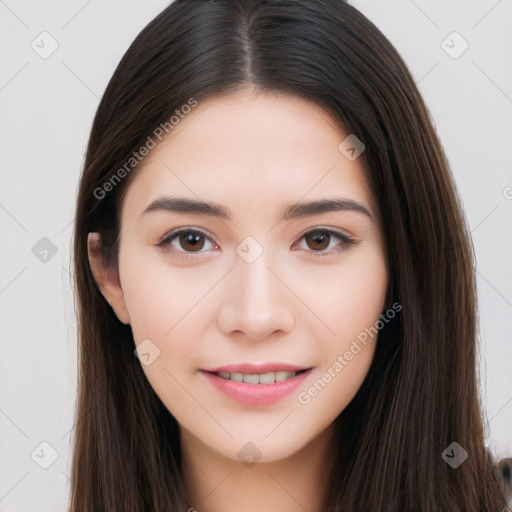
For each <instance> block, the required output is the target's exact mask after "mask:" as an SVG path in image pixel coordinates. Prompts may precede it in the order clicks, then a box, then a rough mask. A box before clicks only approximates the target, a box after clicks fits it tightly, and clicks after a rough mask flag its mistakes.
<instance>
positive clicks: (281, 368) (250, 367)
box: [205, 363, 307, 373]
mask: <svg viewBox="0 0 512 512" xmlns="http://www.w3.org/2000/svg"><path fill="white" fill-rule="evenodd" d="M306 369H307V368H305V367H303V368H301V367H300V366H294V365H292V364H287V363H262V364H254V363H239V364H228V365H225V366H218V367H216V368H210V369H209V370H205V371H209V372H212V373H219V372H226V373H235V372H239V373H268V372H298V371H300V370H306Z"/></svg>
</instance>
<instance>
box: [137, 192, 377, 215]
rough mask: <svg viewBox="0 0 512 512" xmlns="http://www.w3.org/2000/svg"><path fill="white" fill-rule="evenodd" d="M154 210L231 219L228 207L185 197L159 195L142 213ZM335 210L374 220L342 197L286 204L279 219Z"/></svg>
mask: <svg viewBox="0 0 512 512" xmlns="http://www.w3.org/2000/svg"><path fill="white" fill-rule="evenodd" d="M156 211H172V212H178V213H198V214H202V215H209V216H212V217H218V218H221V219H225V220H231V218H232V215H231V211H230V210H229V208H226V207H225V206H222V205H221V204H219V203H215V202H212V201H199V200H196V199H190V198H186V197H160V198H158V199H156V200H155V201H153V202H152V203H151V204H150V205H149V206H148V207H147V208H146V209H145V210H144V212H143V213H142V215H144V214H146V213H149V212H156ZM336 211H355V212H359V213H362V214H364V215H366V216H367V217H369V218H370V219H371V220H374V215H373V213H372V212H371V210H370V209H369V208H367V207H366V206H364V205H362V204H361V203H358V202H357V201H353V200H352V199H345V198H342V197H335V198H329V199H320V200H317V201H304V202H298V203H294V204H289V205H286V207H285V209H284V212H283V213H282V217H281V220H291V219H297V218H301V217H310V216H313V215H318V214H321V213H326V212H336Z"/></svg>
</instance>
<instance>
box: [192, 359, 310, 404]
mask: <svg viewBox="0 0 512 512" xmlns="http://www.w3.org/2000/svg"><path fill="white" fill-rule="evenodd" d="M311 371H312V368H310V369H309V370H306V371H304V372H301V373H299V374H297V375H295V377H292V378H291V379H288V380H285V381H283V382H274V384H246V383H245V382H235V381H234V380H231V379H225V378H224V377H220V376H219V375H217V374H215V373H211V372H207V371H204V370H201V373H202V374H203V375H204V376H205V377H206V378H207V379H208V380H209V381H210V382H211V383H212V384H213V385H214V386H215V387H216V388H217V389H218V390H220V391H222V392H223V393H224V394H225V395H227V396H229V397H230V398H233V399H235V400H237V401H238V402H242V403H244V404H250V405H268V404H273V403H275V402H278V401H279V400H281V399H282V398H284V397H285V396H286V395H289V394H290V393H292V392H293V391H295V390H296V389H297V388H298V387H299V386H300V385H301V384H302V383H303V382H304V381H305V380H306V379H307V377H308V376H309V374H310V373H311Z"/></svg>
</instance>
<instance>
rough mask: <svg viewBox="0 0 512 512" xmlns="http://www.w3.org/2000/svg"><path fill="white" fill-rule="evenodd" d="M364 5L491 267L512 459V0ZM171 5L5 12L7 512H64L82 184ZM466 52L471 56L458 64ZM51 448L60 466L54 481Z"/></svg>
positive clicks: (489, 406) (499, 400)
mask: <svg viewBox="0 0 512 512" xmlns="http://www.w3.org/2000/svg"><path fill="white" fill-rule="evenodd" d="M350 3H352V4H353V5H354V6H356V7H357V8H359V9H360V10H361V11H362V12H363V13H364V14H366V15H367V16H368V17H369V18H370V19H371V20H372V21H374V23H375V24H376V25H377V26H378V27H379V28H380V29H381V30H382V31H383V32H384V34H385V35H386V36H387V37H388V38H389V39H390V40H391V41H392V42H393V43H394V45H395V46H396V47H397V49H398V50H399V52H400V53H401V55H402V56H403V58H404V59H405V61H406V63H407V64H408V66H409V68H410V70H411V72H412V74H413V76H414V77H415V79H416V81H417V83H418V85H419V88H420V90H421V92H422V94H423V96H424V98H425V100H426V103H427V106H428V107H429V110H430V112H431V114H432V118H433V121H434V123H435V126H436V129H437V131H438V133H439V135H440V137H441V140H442V141H443V144H444V146H445V149H446V152H447V154H448V158H449V161H450V164H451V166H452V170H453V172H454V175H455V178H456V181H457V184H458V187H459V190H460V193H461V196H462V198H463V201H464V205H465V209H466V215H467V218H468V221H469V225H470V226H471V230H472V233H473V240H474V245H475V250H476V255H477V261H478V268H477V272H478V293H479V303H480V315H481V319H480V320H481V336H482V347H481V353H482V364H481V382H482V398H483V404H484V407H485V409H486V414H487V418H488V420H489V424H488V440H487V443H488V445H489V446H490V447H491V448H492V449H493V450H496V451H497V453H498V455H499V456H504V455H505V454H508V455H509V456H510V455H512V429H511V425H512V372H511V364H510V363H511V361H512V344H511V334H510V325H511V319H512V270H511V265H510V262H511V257H510V255H511V253H512V229H511V227H512V226H511V225H512V164H511V162H512V143H511V141H512V68H511V62H512V59H511V57H512V30H511V27H512V0H499V1H496V0H479V1H476V0H472V1H468V0H456V1H455V0H450V1H449V2H448V1H446V0H435V1H426V0H414V1H413V0H393V1H392V2H382V1H381V0H371V1H369V0H353V1H352V2H350ZM167 4H168V1H164V0H150V1H144V2H143V1H135V0H108V1H106V0H103V1H100V0H89V1H87V0H66V1H64V0H55V1H52V2H49V1H36V0H32V1H28V0H0V44H1V46H0V52H1V53H0V64H1V67H0V165H1V174H0V238H1V244H2V245H1V247H2V251H1V253H0V258H1V260H0V315H1V316H0V325H1V337H0V340H1V347H2V352H1V359H0V439H1V446H0V449H1V456H0V512H17V511H23V512H27V511H36V510H37V511H39V512H43V511H50V510H66V506H67V500H68V498H67V496H68V475H69V474H70V459H69V455H70V440H71V436H72V428H73V408H74V400H75V389H76V334H75V321H74V312H73V302H72V292H71V286H70V282H71V281H70V270H71V267H70V237H71V235H72V220H73V214H74V213H73V212H74V206H75V192H76V187H77V180H78V176H79V171H80V169H81V166H82V163H83V156H84V152H85V146H86V142H87V138H88V135H89V130H90V127H91V123H92V119H93V115H94V113H95V110H96V108H97V105H98V102H99V98H100V97H101V94H102V93H103V91H104V89H105V87H106V85H107V82H108V80H109V78H110V76H111V75H112V73H113V71H114V69H115V67H116V66H117V64H118V62H119V60H120V58H121V57H122V55H123V53H124V52H125V50H126V49H127V48H128V46H129V44H130V43H131V42H132V40H133V39H134V38H135V36H136V35H137V34H138V32H139V31H140V30H141V29H142V28H143V27H144V26H145V25H146V24H147V23H148V22H149V21H150V20H151V19H152V18H153V17H154V16H155V15H156V14H157V13H158V12H160V11H161V10H162V9H163V8H164V7H165V6H166V5H167ZM43 31H47V32H48V33H49V34H51V37H52V38H53V39H54V40H56V41H57V43H58V48H57V50H56V51H55V52H54V53H53V54H52V55H51V56H49V57H48V58H46V59H43V58H42V57H41V56H40V55H39V54H38V53H36V51H34V50H33V49H32V47H31V44H32V42H33V41H35V43H34V46H35V45H39V47H36V48H38V51H39V52H42V51H43V46H44V49H46V50H48V49H49V48H50V44H51V41H50V39H48V36H40V34H41V33H42V32H43ZM454 31H456V32H458V33H459V34H460V36H461V37H459V36H457V35H451V34H452V32H454ZM448 36H449V37H448ZM44 37H46V39H44V40H43V42H41V38H44ZM447 38H448V39H447ZM461 38H463V39H461ZM464 40H465V41H467V43H468V44H469V47H468V49H467V50H466V51H465V52H464V53H462V54H461V55H460V56H459V55H458V54H459V53H460V51H461V50H462V49H463V48H464ZM443 41H445V43H443ZM447 52H448V53H447ZM449 53H451V54H452V56H450V55H449ZM453 56H457V58H453ZM43 237H47V238H48V239H49V240H51V242H52V243H53V244H54V245H55V248H56V250H57V252H56V254H55V255H54V256H52V253H51V252H50V253H48V255H47V256H46V258H47V261H46V262H45V261H41V260H40V258H43V259H44V253H41V254H39V257H36V255H35V254H34V253H33V250H32V248H33V247H34V246H36V244H37V243H38V242H39V241H40V239H41V238H43ZM40 243H48V242H40ZM37 247H39V246H36V248H37ZM39 250H41V249H39ZM35 252H36V253H37V252H38V251H35ZM42 442H46V443H49V444H50V445H51V447H53V448H50V447H49V446H47V445H42V446H41V443H42ZM52 450H55V451H56V454H55V456H57V458H56V460H55V461H54V462H53V464H52V465H51V466H49V467H48V469H43V468H42V467H41V465H43V466H44V465H45V464H49V463H50V462H52V454H53V451H52Z"/></svg>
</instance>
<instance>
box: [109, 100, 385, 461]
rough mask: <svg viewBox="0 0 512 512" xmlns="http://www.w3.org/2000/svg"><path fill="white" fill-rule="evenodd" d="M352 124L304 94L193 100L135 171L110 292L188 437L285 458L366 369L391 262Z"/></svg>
mask: <svg viewBox="0 0 512 512" xmlns="http://www.w3.org/2000/svg"><path fill="white" fill-rule="evenodd" d="M348 135H349V134H348V133H345V132H344V131H343V130H342V129H341V128H340V127H339V126H338V125H337V124H336V123H335V122H334V121H333V119H332V118H331V117H329V115H328V114H327V113H326V112H325V111H323V110H322V109H320V108H319V107H318V106H316V105H314V104H311V103H308V102H305V101H304V100H302V99H298V98H295V97H292V96H286V95H270V94H266V93H265V94H259V95H255V94H254V93H250V92H247V91H242V92H239V93H236V94H231V95H227V96H222V97H217V98H214V99H211V100H209V101H206V102H204V103H202V104H200V105H198V106H197V107H196V108H195V109H193V110H192V111H191V113H189V114H188V115H187V116H185V117H184V119H182V120H181V121H180V123H179V124H178V125H177V126H176V127H175V128H174V129H173V130H172V131H171V132H170V133H169V135H168V136H167V137H166V138H164V140H163V141H162V142H161V143H160V144H159V145H157V146H156V147H155V148H154V149H152V150H151V151H150V154H149V155H148V157H147V158H146V160H145V161H144V163H143V166H142V167H141V168H139V169H138V170H137V171H134V172H137V175H136V176H135V177H134V180H133V182H132V183H131V184H130V187H129V189H128V191H127V195H126V197H125V200H124V202H123V206H122V212H121V225H122V227H121V238H120V249H119V280H120V289H119V290H118V293H117V294H116V293H115V291H114V290H113V289H111V290H110V293H109V292H108V291H107V294H106V296H107V298H108V299H109V301H110V303H111V305H112V306H113V308H114V310H115V311H116V313H117V314H118V316H119V318H120V319H121V320H122V321H123V322H126V323H128V322H129V323H130V325H131V327H132V331H133V336H134V340H135V344H136V345H137V346H139V347H138V351H139V356H140V361H141V364H142V369H143V371H144V372H145V374H146V376H147V378H148V380H149V382H150V384H151V386H152V387H153V389H154V390H155V392H156V393H157V394H158V396H159V397H160V399H161V400H162V402H163V403H164V404H165V406H166V407H167V408H168V409H169V411H170V412H171V413H172V414H173V415H174V417H175V418H176V419H177V421H178V422H179V423H180V425H181V429H182V435H183V436H184V439H194V440H195V441H196V442H199V443H202V444H203V445H206V446H207V447H210V448H211V449H213V450H215V451H216V452H218V453H220V454H223V455H224V456H227V457H229V458H232V459H239V460H242V459H243V458H244V457H246V456H249V457H251V456H252V457H253V459H254V460H255V461H256V459H259V460H260V461H261V462H265V461H273V460H279V459H282V458H285V457H288V456H291V455H292V454H294V453H296V452H298V451H299V450H301V449H303V448H304V447H306V445H308V444H309V443H311V442H312V441H313V440H314V439H315V438H317V437H318V436H319V435H320V434H321V433H322V432H324V431H325V430H326V429H327V427H329V426H330V425H331V424H332V422H333V420H334V419H335V418H336V417H337V416H338V415H339V414H340V412H341V411H343V409H344V408H345V407H346V406H347V405H348V404H349V402H350V401H351V400H352V398H353V397H354V395H355V393H356V391H357V390H358V388H359V387H360V385H361V383H362V382H363V380H364V378H365V376H366V374H367V372H368V369H369V366H370V363H371V360H372V357H373V354H374V349H375V340H376V337H375V336H374V337H373V338H372V336H369V335H368V332H370V331H368V330H367V331H365V329H369V328H371V327H373V326H374V325H375V324H376V322H377V321H378V320H379V316H380V315H381V313H383V312H384V308H385V298H386V288H387V284H388V275H387V270H386V262H385V254H384V245H383V239H382V234H381V231H380V229H379V226H378V224H377V221H376V212H375V210H374V209H373V208H372V197H371V191H370V189H369V185H368V183H367V180H366V178H365V174H364V171H363V166H362V162H361V159H360V158H356V157H357V152H354V151H350V150H349V147H350V140H351V139H349V141H346V142H345V143H344V145H342V146H341V149H340V148H339V146H340V144H341V143H342V142H343V141H344V140H345V139H346V138H347V136H348ZM356 149H360V148H359V147H358V148H356ZM347 150H348V151H347ZM178 199H183V201H181V202H176V201H177V200H178ZM185 200H186V201H189V202H190V203H188V206H189V207H187V203H185ZM327 200H330V201H341V202H340V203H338V205H339V206H337V207H336V206H333V205H334V203H331V207H326V208H322V207H321V206H322V205H321V203H318V204H317V205H316V206H315V204H316V203H317V202H321V201H327ZM196 202H197V203H208V204H212V205H214V207H209V206H208V207H207V206H200V207H196V206H193V204H192V203H194V204H195V203H196ZM309 203H311V204H312V205H311V206H310V207H307V206H305V205H307V204H309ZM313 203H315V204H313ZM295 204H296V205H297V206H294V207H292V206H291V205H295ZM325 204H327V203H325ZM186 210H188V211H186ZM178 230H180V231H181V230H182V231H181V235H180V234H178V233H177V231H178ZM108 286H110V287H113V286H115V285H113V284H109V285H108ZM121 290H122V293H121ZM372 332H375V331H372ZM365 333H366V336H365ZM363 339H365V340H366V342H363V341H362V340H363ZM354 340H355V341H354ZM244 365H245V367H244ZM251 365H252V366H251ZM292 370H296V371H297V372H299V373H297V374H296V376H293V375H294V374H293V373H288V372H290V371H292ZM303 370H306V371H303ZM213 372H219V373H220V372H222V375H220V374H217V373H213ZM276 372H279V373H276ZM240 380H242V382H239V381H240ZM276 380H277V381H280V382H275V381H276ZM245 381H247V382H245ZM256 382H258V383H257V384H256ZM260 382H261V383H260ZM271 382H274V383H273V384H270V383H271ZM248 443H251V444H248Z"/></svg>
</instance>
